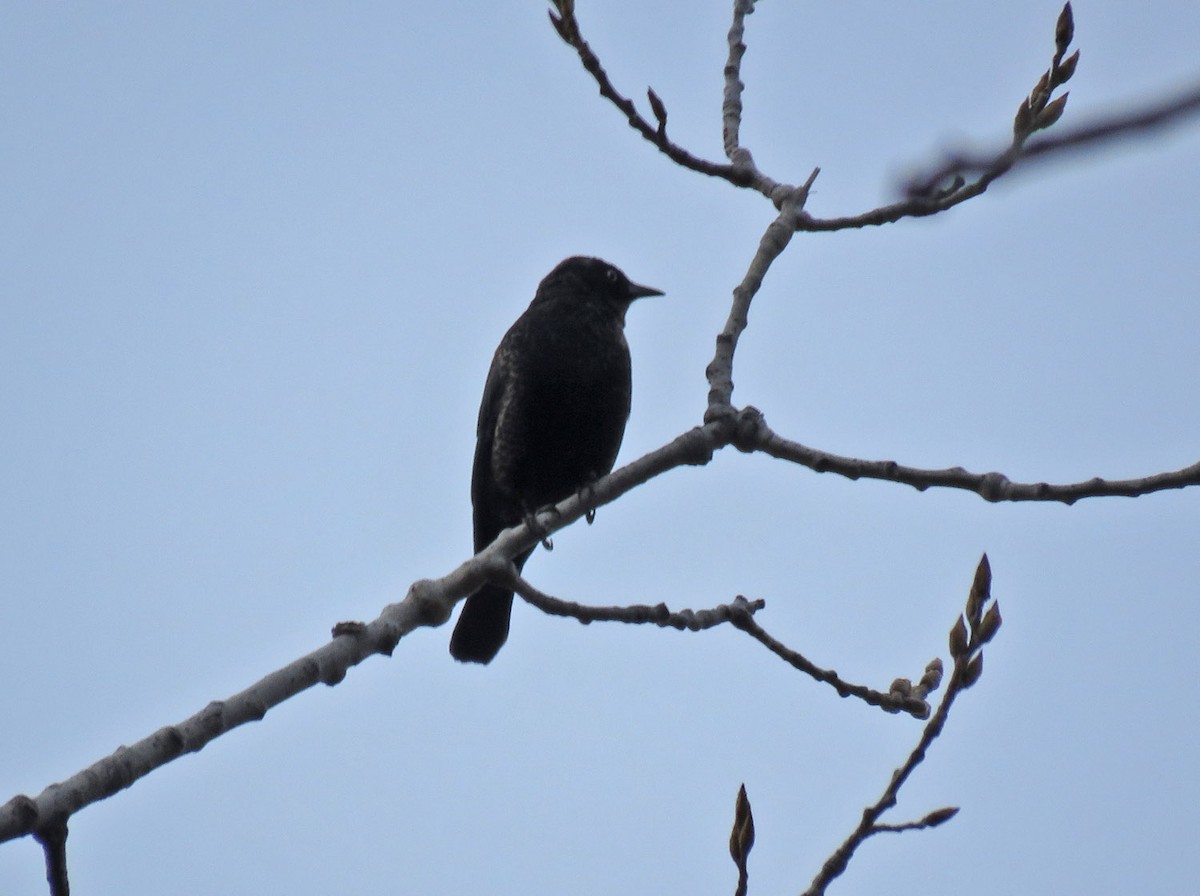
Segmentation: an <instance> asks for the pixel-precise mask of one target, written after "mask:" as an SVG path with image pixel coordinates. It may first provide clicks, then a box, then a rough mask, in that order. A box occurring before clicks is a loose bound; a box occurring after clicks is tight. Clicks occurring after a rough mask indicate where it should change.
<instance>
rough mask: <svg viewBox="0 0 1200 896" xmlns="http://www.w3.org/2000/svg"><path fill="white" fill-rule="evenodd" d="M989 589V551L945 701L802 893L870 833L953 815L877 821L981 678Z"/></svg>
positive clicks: (995, 619)
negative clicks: (954, 708)
mask: <svg viewBox="0 0 1200 896" xmlns="http://www.w3.org/2000/svg"><path fill="white" fill-rule="evenodd" d="M990 589H991V568H990V566H989V564H988V559H987V556H986V555H985V556H984V557H983V559H982V560H980V561H979V566H978V567H977V568H976V570H975V580H974V582H973V583H972V586H971V592H970V594H969V595H968V597H967V610H966V611H965V613H964V616H962V617H960V618H959V619H958V620H957V621H956V623H955V626H954V628H953V629H951V637H950V653H951V655H952V657H953V659H954V668H953V671H952V672H951V674H950V682H949V683H948V684H947V686H946V693H945V695H944V696H943V697H942V702H941V703H940V704H939V706H938V708H937V712H935V713H934V714H933V717H932V718H931V719H930V720H929V721H928V722H927V723H926V724H925V727H924V728H923V729H922V731H921V737H920V739H919V740H918V741H917V745H916V746H915V747H914V748H913V750H912V752H911V753H909V754H908V758H907V759H905V761H904V763H903V764H902V765H901V766H900V767H899V768H897V769H896V770H895V771H893V772H892V776H891V778H890V779H889V781H888V784H887V787H885V788H884V791H883V795H882V796H880V798H879V799H878V800H876V801H875V803H874V804H872V805H870V806H868V807H867V808H866V809H864V810H863V813H862V818H861V819H860V821H859V823H858V825H857V826H856V827H855V828H854V830H853V831H852V832H851V833H850V835H849V836H848V837H847V838H846V839H845V840H844V841H843V842H842V844H841V845H840V846H839V847H838V848H837V849H836V850H834V852H833V854H832V855H830V857H829V858H828V859H826V861H825V863H824V865H822V867H821V870H820V872H819V873H818V874H817V876H816V877H815V878H814V879H813V882H812V884H811V885H810V886H809V888H808V889H807V890H805V891H804V893H803V894H802V896H821V894H823V893H824V892H825V890H826V888H827V887H828V886H829V884H830V883H831V882H832V881H833V880H834V878H836V877H838V876H839V875H840V874H841V873H842V872H843V871H845V870H846V867H847V865H848V864H849V862H850V859H851V858H852V857H853V856H854V853H855V851H857V849H858V848H859V847H860V846H862V844H863V843H864V842H866V840H867V839H868V838H870V837H872V836H874V835H875V834H878V833H883V832H886V831H895V830H909V829H915V828H922V827H935V826H936V825H939V824H942V823H944V822H946V821H948V820H950V819H951V818H953V817H954V814H955V812H956V811H957V810H956V809H953V808H946V809H938V810H937V811H935V812H932V813H930V814H929V815H927V816H925V818H924V819H922V821H920V822H909V823H907V824H905V825H898V826H897V825H881V824H880V823H879V818H880V816H882V815H883V813H884V812H886V811H887V810H888V809H891V808H892V807H893V806H895V805H896V800H897V797H898V796H899V793H900V788H901V787H903V786H904V784H905V782H906V781H907V780H908V779H909V776H911V775H912V773H913V772H914V771H915V770H916V768H917V766H919V765H920V764H921V763H922V762H923V761H924V760H925V756H926V754H927V752H928V750H929V747H930V746H931V745H932V744H933V742H934V741H935V740H936V739H937V737H938V735H940V734H941V733H942V729H943V728H945V726H946V720H947V718H949V715H950V708H951V707H952V706H953V705H954V701H955V699H956V698H957V697H958V695H959V694H961V693H962V692H963V691H965V690H966V689H967V688H969V687H971V686H972V685H973V684H975V682H976V681H978V679H979V674H980V672H981V670H982V668H983V666H982V659H983V654H982V652H981V651H982V648H983V645H984V644H986V643H987V642H988V641H990V640H991V638H992V637H994V636H995V634H996V631H997V629H998V628H999V627H1000V621H999V620H1000V615H999V611H998V609H997V608H996V605H995V604H991V606H990V607H988V611H987V612H986V614H985V613H984V611H983V608H984V607H985V606H988V602H989V601H990V598H991V594H990ZM967 618H969V623H968V622H965V621H964V619H967ZM960 627H961V629H962V634H961V635H960V634H959V629H960ZM968 628H969V630H970V635H969V639H968V635H967V634H966V632H967V629H968Z"/></svg>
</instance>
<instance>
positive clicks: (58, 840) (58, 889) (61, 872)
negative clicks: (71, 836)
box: [35, 820, 71, 896]
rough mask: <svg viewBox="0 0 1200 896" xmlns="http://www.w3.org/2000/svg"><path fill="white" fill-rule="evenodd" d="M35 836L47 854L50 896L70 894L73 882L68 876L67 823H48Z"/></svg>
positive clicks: (67, 895)
mask: <svg viewBox="0 0 1200 896" xmlns="http://www.w3.org/2000/svg"><path fill="white" fill-rule="evenodd" d="M35 837H36V839H37V841H38V842H39V843H41V844H42V851H43V852H44V853H45V856H46V883H47V884H49V885H50V896H70V894H71V882H70V880H69V878H68V876H67V823H66V821H65V820H63V821H53V822H50V823H48V824H46V825H45V826H44V827H43V828H42V829H41V830H40V831H39V832H38V833H37V834H35Z"/></svg>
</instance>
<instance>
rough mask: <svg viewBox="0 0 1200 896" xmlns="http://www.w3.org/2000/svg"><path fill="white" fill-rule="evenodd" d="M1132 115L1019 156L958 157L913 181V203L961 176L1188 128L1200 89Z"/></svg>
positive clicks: (1116, 116) (1051, 139) (1105, 119)
mask: <svg viewBox="0 0 1200 896" xmlns="http://www.w3.org/2000/svg"><path fill="white" fill-rule="evenodd" d="M1130 108H1131V109H1132V111H1125V112H1119V113H1110V114H1108V115H1104V116H1100V117H1098V118H1096V119H1094V120H1093V121H1091V122H1089V123H1086V124H1083V125H1078V126H1076V127H1075V128H1073V129H1070V130H1066V131H1062V132H1060V133H1057V134H1055V135H1054V136H1047V137H1040V138H1038V139H1036V140H1032V141H1030V142H1029V143H1028V144H1027V145H1026V146H1024V147H1022V149H1021V150H1020V152H1018V153H1016V154H1015V155H1013V154H1012V153H1011V150H1010V149H1005V150H1003V151H1000V152H991V153H953V154H950V155H947V156H946V158H945V159H944V160H943V161H942V162H941V163H940V164H939V165H938V166H937V167H936V168H934V169H933V170H931V171H927V172H925V173H923V174H919V175H917V176H915V177H913V178H912V179H911V180H910V181H909V182H908V185H907V186H906V187H905V193H906V194H907V196H908V197H909V198H910V199H914V198H919V197H922V196H925V195H928V194H929V193H930V192H931V191H933V190H935V189H936V187H937V185H938V184H940V183H944V182H945V181H947V180H949V179H952V178H955V177H965V176H970V175H987V174H988V173H990V172H994V171H999V170H1000V169H1001V168H1004V169H1005V170H1007V169H1008V168H1013V167H1016V166H1017V165H1020V166H1021V167H1022V168H1026V167H1029V165H1030V164H1031V163H1033V162H1036V161H1046V160H1048V159H1050V158H1054V159H1060V158H1064V157H1066V156H1068V155H1069V154H1070V152H1072V151H1078V150H1082V149H1086V148H1089V147H1091V146H1092V145H1093V144H1096V143H1102V142H1105V141H1111V140H1113V139H1114V138H1117V137H1127V136H1128V137H1133V136H1141V135H1143V134H1147V133H1150V132H1152V131H1156V130H1159V129H1161V128H1166V127H1171V126H1174V125H1179V124H1183V123H1184V122H1185V121H1187V120H1188V118H1190V117H1192V116H1195V115H1197V114H1200V85H1198V86H1195V87H1192V88H1189V89H1187V90H1185V91H1183V92H1182V93H1180V94H1179V95H1178V96H1176V97H1173V98H1171V99H1166V100H1157V101H1156V100H1142V101H1141V102H1138V103H1135V104H1133V105H1131V106H1130Z"/></svg>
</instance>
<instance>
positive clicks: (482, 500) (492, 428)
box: [471, 344, 512, 551]
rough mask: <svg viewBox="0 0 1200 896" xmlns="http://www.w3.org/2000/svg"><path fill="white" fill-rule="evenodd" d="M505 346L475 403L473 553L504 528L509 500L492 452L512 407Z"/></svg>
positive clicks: (472, 495) (509, 367)
mask: <svg viewBox="0 0 1200 896" xmlns="http://www.w3.org/2000/svg"><path fill="white" fill-rule="evenodd" d="M504 353H505V346H504V345H503V344H501V346H500V348H498V349H497V350H496V356H495V357H494V358H493V359H492V366H491V368H489V370H488V375H487V382H486V383H485V384H484V387H483V400H482V401H481V402H480V403H479V422H478V424H477V425H476V427H475V462H474V465H473V467H472V470H471V504H472V505H473V507H474V511H475V513H474V517H475V550H477V551H478V550H482V549H483V548H485V547H487V546H488V545H489V544H491V543H492V540H493V539H494V538H495V537H496V536H497V535H498V534H500V532H501V530H503V529H504V528H505V526H506V525H511V522H507V521H506V517H507V516H508V515H507V514H505V513H504V509H505V507H506V506H507V504H508V503H510V499H507V498H506V497H505V495H504V492H503V483H502V482H499V481H498V480H497V476H496V463H495V456H494V450H495V447H496V430H497V429H498V428H499V427H501V426H503V425H504V419H503V418H504V412H505V409H506V408H511V405H512V376H511V366H510V364H509V363H507V359H506V358H505V357H504Z"/></svg>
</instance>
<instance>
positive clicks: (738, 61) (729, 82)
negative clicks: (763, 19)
mask: <svg viewBox="0 0 1200 896" xmlns="http://www.w3.org/2000/svg"><path fill="white" fill-rule="evenodd" d="M752 12H754V0H734V4H733V24H731V25H730V26H729V59H728V61H727V62H726V63H725V98H724V101H723V102H722V103H721V119H722V122H723V125H722V128H721V134H722V137H723V141H724V144H725V155H726V157H728V159H729V161H731V162H735V163H736V162H737V158H738V150H739V149H740V148H741V137H740V133H741V128H742V91H743V90H744V89H745V87H746V85H745V84H743V83H742V57H743V56H744V55H746V43H745V41H744V40H743V39H742V38H743V37H744V36H745V33H746V16H748V15H750V13H752Z"/></svg>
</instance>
